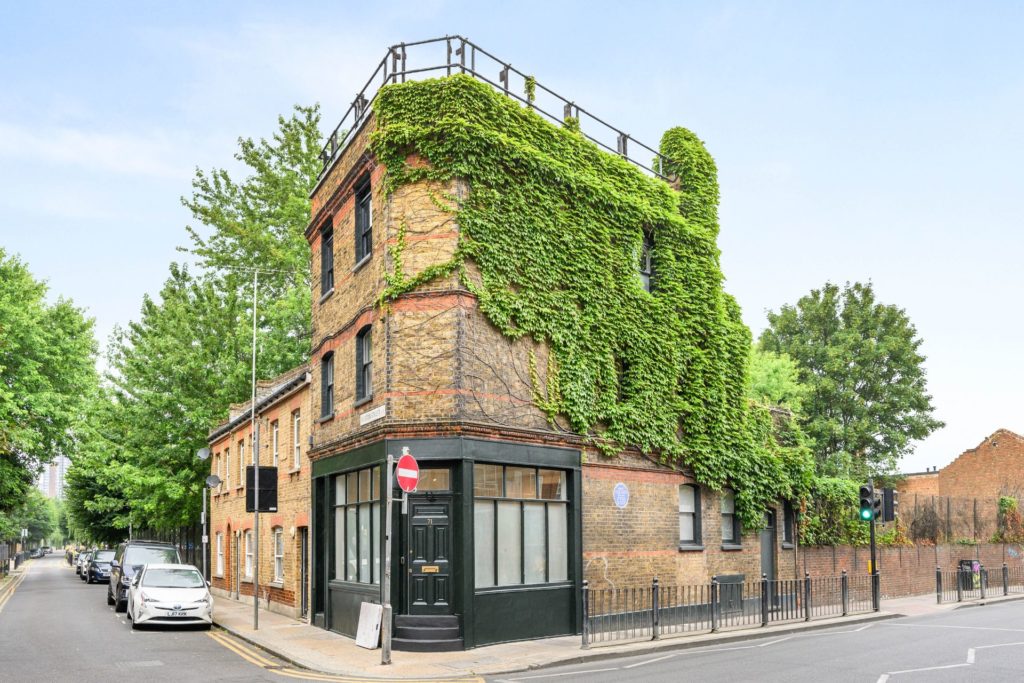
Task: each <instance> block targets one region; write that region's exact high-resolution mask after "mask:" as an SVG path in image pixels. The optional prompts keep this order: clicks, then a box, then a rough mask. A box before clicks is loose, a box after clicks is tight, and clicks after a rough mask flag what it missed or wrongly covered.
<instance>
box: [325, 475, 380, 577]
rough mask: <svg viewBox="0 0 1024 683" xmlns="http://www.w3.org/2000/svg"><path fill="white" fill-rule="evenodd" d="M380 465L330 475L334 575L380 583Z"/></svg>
mask: <svg viewBox="0 0 1024 683" xmlns="http://www.w3.org/2000/svg"><path fill="white" fill-rule="evenodd" d="M380 496H381V494H380V468H379V467H369V468H367V469H363V470H359V471H357V472H349V473H347V474H339V475H338V476H337V477H335V479H334V504H335V507H334V553H335V554H334V578H335V580H337V581H352V582H356V583H380V529H379V526H378V525H379V524H380Z"/></svg>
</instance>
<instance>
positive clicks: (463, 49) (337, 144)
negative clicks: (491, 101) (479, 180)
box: [320, 35, 667, 179]
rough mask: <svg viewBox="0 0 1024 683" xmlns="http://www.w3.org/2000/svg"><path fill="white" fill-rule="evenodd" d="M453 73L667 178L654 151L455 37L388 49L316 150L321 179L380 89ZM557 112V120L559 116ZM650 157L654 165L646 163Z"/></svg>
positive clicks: (661, 162) (506, 64)
mask: <svg viewBox="0 0 1024 683" xmlns="http://www.w3.org/2000/svg"><path fill="white" fill-rule="evenodd" d="M431 50H434V51H435V55H434V56H431V55H430V52H431ZM410 51H415V52H416V53H417V56H420V57H423V56H424V55H426V57H425V59H426V61H423V62H422V63H421V65H420V66H416V67H413V66H411V65H410V64H409V62H410V54H409V53H410ZM442 55H443V56H442ZM442 59H443V60H444V61H443V62H442V61H441V60H442ZM432 60H437V61H436V62H435V61H432ZM453 73H463V74H468V75H470V76H473V77H474V78H476V79H477V80H480V81H483V82H484V83H487V84H489V85H490V86H492V87H493V88H495V89H496V90H498V91H499V92H502V93H504V94H505V95H508V96H509V97H512V98H514V99H516V100H518V101H519V102H521V103H522V104H524V105H526V106H527V107H529V108H531V109H533V110H534V111H535V112H537V113H538V114H540V115H541V116H543V117H545V118H547V119H549V120H551V121H553V122H555V123H558V124H560V125H565V124H566V122H567V120H568V119H570V118H572V119H575V121H577V122H578V123H579V126H580V128H579V129H580V132H581V133H582V134H583V135H584V136H585V137H587V138H588V139H589V140H590V141H591V142H593V143H594V144H596V145H598V146H599V147H601V148H602V149H604V150H606V151H608V152H611V153H613V154H617V155H619V156H621V157H622V158H624V159H626V160H627V161H629V162H630V163H632V164H633V165H635V166H637V167H639V168H641V169H643V170H645V171H647V172H649V173H651V174H652V175H654V176H656V177H659V178H662V179H665V178H666V176H665V171H666V169H665V162H666V161H667V159H666V158H665V157H663V156H662V155H661V153H660V152H659V151H658V150H656V149H654V148H653V147H650V146H648V145H646V144H644V143H642V142H640V141H639V140H637V139H635V138H633V137H632V136H631V135H629V134H628V133H626V132H624V131H622V130H620V129H619V128H616V127H615V126H613V125H611V124H610V123H608V122H606V121H604V120H603V119H601V118H599V117H598V116H595V115H594V114H593V113H591V112H589V111H587V110H586V109H584V108H583V107H581V106H579V105H578V104H576V103H575V102H573V101H572V100H568V99H566V98H565V97H563V96H562V95H559V94H558V93H556V92H555V91H553V90H551V89H550V88H548V87H546V86H544V85H542V84H540V83H538V82H537V81H536V79H534V78H533V77H532V76H530V75H529V74H525V73H523V72H522V71H519V70H518V69H515V68H514V67H513V66H512V65H511V64H509V63H508V62H506V61H504V60H501V59H498V58H497V57H495V56H494V55H492V54H491V53H490V52H487V51H486V50H484V49H483V48H481V47H480V46H478V45H476V44H475V43H473V42H471V41H469V40H468V39H466V38H464V37H462V36H458V35H454V36H444V37H441V38H431V39H428V40H420V41H416V42H411V43H399V44H397V45H392V46H391V47H390V48H388V51H387V54H385V55H384V58H383V59H382V60H381V61H380V62H379V63H378V64H377V68H376V69H374V71H373V73H372V74H371V75H370V78H369V79H367V81H366V84H365V85H364V86H363V88H362V90H360V91H359V93H358V94H357V95H356V97H355V99H354V100H352V104H351V105H350V106H349V108H348V110H347V111H346V112H345V114H344V116H342V118H341V121H340V122H339V123H338V125H337V126H335V127H334V130H333V131H331V134H330V135H328V136H327V142H326V143H325V144H324V146H323V149H321V151H320V160H321V162H322V163H323V168H322V169H321V172H320V175H321V178H322V177H323V175H324V173H325V172H326V171H327V169H328V168H330V166H331V163H332V162H333V161H334V160H335V159H336V158H337V157H338V155H339V154H340V152H341V151H342V150H344V149H345V146H346V145H347V143H348V142H349V141H350V140H351V139H352V135H353V134H354V133H355V132H356V131H358V130H359V127H360V126H361V125H362V124H363V122H364V121H365V120H366V118H367V117H368V116H369V114H370V111H371V107H372V104H373V102H374V100H376V99H377V94H378V93H379V91H380V88H381V87H383V86H384V85H387V84H389V83H404V82H405V81H406V79H408V78H412V77H417V78H418V77H434V76H438V75H441V76H451V75H452V74H453ZM513 77H514V78H515V80H516V82H515V83H514V84H513V83H512V82H511V79H512V78H513ZM520 93H521V94H520ZM559 108H561V115H559V114H558V109H559ZM551 110H554V111H551ZM631 145H633V146H634V148H638V149H637V151H639V152H640V153H641V154H643V155H644V156H643V157H642V158H641V157H637V156H636V155H635V154H634V153H631V152H630V146H631ZM652 158H653V161H649V160H650V159H652ZM648 164H650V165H648Z"/></svg>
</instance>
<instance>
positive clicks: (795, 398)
mask: <svg viewBox="0 0 1024 683" xmlns="http://www.w3.org/2000/svg"><path fill="white" fill-rule="evenodd" d="M748 368H749V382H748V384H747V395H748V397H749V398H750V399H751V400H752V401H756V402H757V403H761V404H764V405H769V406H778V407H781V408H786V409H788V410H789V411H790V412H792V413H799V412H800V408H801V406H802V405H803V401H804V399H805V398H806V396H807V386H806V385H804V384H803V383H801V382H800V368H799V367H797V364H796V363H795V362H793V359H792V358H790V357H789V356H787V355H786V354H784V353H774V352H772V351H765V350H764V349H762V348H761V347H760V346H758V345H757V344H755V345H754V346H752V347H751V348H750V363H749V366H748Z"/></svg>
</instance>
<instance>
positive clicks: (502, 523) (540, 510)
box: [473, 464, 569, 588]
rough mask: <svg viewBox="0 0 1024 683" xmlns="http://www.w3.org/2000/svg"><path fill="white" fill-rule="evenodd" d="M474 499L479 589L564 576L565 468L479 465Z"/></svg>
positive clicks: (567, 549)
mask: <svg viewBox="0 0 1024 683" xmlns="http://www.w3.org/2000/svg"><path fill="white" fill-rule="evenodd" d="M473 498H474V520H473V521H474V548H475V558H474V560H475V561H474V564H475V567H476V586H477V587H478V588H485V587H489V586H511V585H520V584H538V583H553V582H558V581H565V580H567V579H568V555H569V545H568V515H569V503H568V497H567V495H566V474H565V472H563V471H561V470H548V469H538V468H535V467H512V466H508V467H506V466H503V465H484V464H477V465H474V466H473Z"/></svg>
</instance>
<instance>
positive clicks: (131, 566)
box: [107, 541, 181, 612]
mask: <svg viewBox="0 0 1024 683" xmlns="http://www.w3.org/2000/svg"><path fill="white" fill-rule="evenodd" d="M147 564H181V555H179V554H178V549H177V548H175V547H174V546H173V545H171V544H170V543H161V542H159V541H127V542H125V543H122V544H121V545H119V546H117V552H116V553H115V554H114V559H112V560H111V561H110V585H109V586H108V587H107V604H108V605H114V611H115V612H124V611H125V609H126V608H127V606H128V588H129V587H130V586H131V583H132V578H133V577H134V576H135V574H136V573H137V572H139V571H140V570H141V569H142V568H143V567H144V566H145V565H147Z"/></svg>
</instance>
